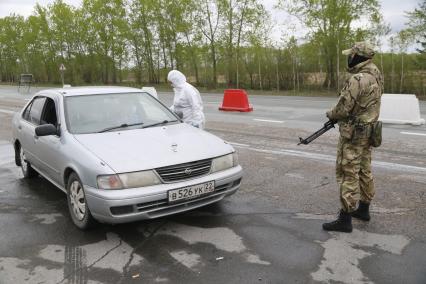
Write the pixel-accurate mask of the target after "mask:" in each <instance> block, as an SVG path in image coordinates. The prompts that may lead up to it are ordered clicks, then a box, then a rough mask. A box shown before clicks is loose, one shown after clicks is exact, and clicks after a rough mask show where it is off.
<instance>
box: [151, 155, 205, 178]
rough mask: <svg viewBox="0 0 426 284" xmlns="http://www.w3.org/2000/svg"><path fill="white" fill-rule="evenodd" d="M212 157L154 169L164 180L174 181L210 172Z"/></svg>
mask: <svg viewBox="0 0 426 284" xmlns="http://www.w3.org/2000/svg"><path fill="white" fill-rule="evenodd" d="M211 166H212V159H206V160H200V161H195V162H190V163H185V164H179V165H174V166H167V167H163V168H158V169H155V170H156V171H157V173H158V174H159V175H160V177H161V179H162V180H163V181H165V182H174V181H180V180H185V179H191V178H195V177H199V176H203V175H205V174H208V173H209V172H210V168H211Z"/></svg>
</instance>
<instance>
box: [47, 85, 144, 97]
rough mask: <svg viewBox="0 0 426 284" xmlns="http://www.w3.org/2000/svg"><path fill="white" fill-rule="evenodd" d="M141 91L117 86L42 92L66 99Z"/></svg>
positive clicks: (67, 88) (68, 88) (58, 89)
mask: <svg viewBox="0 0 426 284" xmlns="http://www.w3.org/2000/svg"><path fill="white" fill-rule="evenodd" d="M141 92H144V91H142V90H141V89H137V88H130V87H116V86H91V87H65V88H57V89H47V90H43V91H40V92H39V94H41V95H43V94H45V95H63V96H64V97H72V96H87V95H102V94H119V93H141Z"/></svg>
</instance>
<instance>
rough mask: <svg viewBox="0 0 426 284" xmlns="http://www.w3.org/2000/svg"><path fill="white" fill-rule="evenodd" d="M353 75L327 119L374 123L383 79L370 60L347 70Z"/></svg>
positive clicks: (376, 117) (378, 110)
mask: <svg viewBox="0 0 426 284" xmlns="http://www.w3.org/2000/svg"><path fill="white" fill-rule="evenodd" d="M349 72H351V73H354V75H352V76H351V77H350V78H349V79H348V80H347V81H346V84H345V86H344V87H343V89H342V90H341V92H340V95H339V101H338V102H337V104H336V106H334V108H332V109H331V110H330V111H328V112H327V117H328V118H329V119H331V120H336V121H338V122H344V121H349V120H351V121H354V122H356V123H361V124H369V123H372V122H375V121H377V120H378V118H379V114H380V98H381V96H382V94H383V77H382V74H381V73H380V71H379V69H378V68H377V66H376V65H374V64H373V63H372V62H371V60H367V61H365V62H362V63H360V64H358V65H357V66H355V67H354V68H352V70H349Z"/></svg>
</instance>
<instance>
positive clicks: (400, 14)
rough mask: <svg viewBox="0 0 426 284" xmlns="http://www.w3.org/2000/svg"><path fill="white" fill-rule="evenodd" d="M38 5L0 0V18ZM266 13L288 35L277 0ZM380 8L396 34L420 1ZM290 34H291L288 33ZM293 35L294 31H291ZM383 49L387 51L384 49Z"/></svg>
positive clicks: (267, 0) (74, 0)
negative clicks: (277, 6)
mask: <svg viewBox="0 0 426 284" xmlns="http://www.w3.org/2000/svg"><path fill="white" fill-rule="evenodd" d="M37 2H38V3H40V4H41V5H42V6H45V5H47V4H49V3H52V2H54V0H38V1H31V0H0V17H5V16H8V15H9V14H11V13H15V14H19V15H23V16H29V15H30V14H31V13H32V11H33V7H34V5H35V4H36V3H37ZM64 2H66V3H68V4H72V5H74V6H79V5H80V4H81V2H82V1H81V0H64ZM262 2H263V4H264V5H265V7H266V8H267V9H268V11H270V12H271V14H272V16H273V19H274V22H275V25H274V30H273V32H272V34H273V35H274V38H276V39H279V38H280V36H281V34H282V33H283V32H284V33H288V32H287V31H285V30H284V29H285V26H284V23H286V24H288V23H289V22H292V23H293V24H295V20H294V19H292V18H291V17H290V16H289V15H288V14H287V13H285V12H284V11H281V10H277V9H275V8H274V5H275V4H276V3H277V2H278V0H264V1H262ZM379 2H380V4H381V6H382V13H383V16H384V19H385V21H386V22H387V23H390V25H391V28H392V33H396V32H398V31H400V30H401V29H403V28H404V24H405V23H406V22H407V18H406V17H405V12H407V11H412V10H413V9H414V8H416V7H417V6H418V5H419V3H420V2H421V0H379ZM295 29H296V35H300V34H303V33H304V32H303V31H302V33H301V32H300V31H299V30H297V26H295ZM290 33H291V32H290ZM293 33H294V31H293ZM385 49H387V48H386V47H385Z"/></svg>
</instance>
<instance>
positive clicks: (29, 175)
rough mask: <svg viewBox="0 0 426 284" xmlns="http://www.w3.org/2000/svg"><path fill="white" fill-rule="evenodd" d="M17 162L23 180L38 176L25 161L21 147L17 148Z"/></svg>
mask: <svg viewBox="0 0 426 284" xmlns="http://www.w3.org/2000/svg"><path fill="white" fill-rule="evenodd" d="M19 160H20V164H21V170H22V174H23V175H24V178H28V179H29V178H33V177H36V176H37V175H38V174H37V172H36V171H35V170H34V169H33V168H32V167H31V164H30V163H29V162H28V161H27V157H26V156H25V152H24V149H22V147H19Z"/></svg>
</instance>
